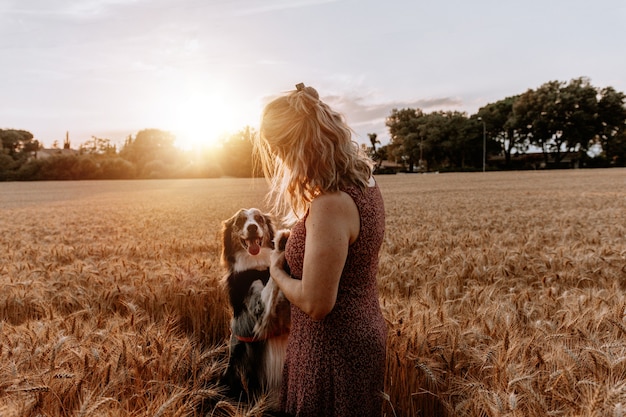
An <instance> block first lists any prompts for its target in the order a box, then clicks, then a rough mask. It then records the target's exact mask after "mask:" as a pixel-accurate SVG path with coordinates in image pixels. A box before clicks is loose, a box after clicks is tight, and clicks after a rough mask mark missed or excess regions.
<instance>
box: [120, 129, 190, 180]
mask: <svg viewBox="0 0 626 417" xmlns="http://www.w3.org/2000/svg"><path fill="white" fill-rule="evenodd" d="M175 140H176V137H175V136H174V135H173V134H172V133H170V132H166V131H164V130H159V129H144V130H141V131H139V132H138V133H137V135H136V136H135V138H134V139H133V138H132V137H130V136H129V137H128V138H127V140H126V142H125V143H124V147H123V148H122V149H121V150H120V156H121V157H122V158H124V159H126V160H127V161H130V162H132V163H133V164H135V166H136V167H137V172H138V174H139V175H140V176H141V177H144V178H151V177H154V176H159V177H168V176H169V175H170V171H171V170H172V169H173V168H174V167H173V166H174V164H175V163H176V162H178V161H179V154H180V152H179V150H178V149H177V148H176V147H175V146H174V141H175ZM155 161H158V163H157V162H155ZM149 163H151V165H148V164H149ZM157 171H158V172H157Z"/></svg>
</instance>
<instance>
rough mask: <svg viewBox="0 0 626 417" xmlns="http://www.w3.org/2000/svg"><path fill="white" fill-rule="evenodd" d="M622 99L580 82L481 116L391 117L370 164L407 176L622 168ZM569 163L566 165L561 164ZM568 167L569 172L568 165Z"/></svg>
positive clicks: (408, 112) (513, 100)
mask: <svg viewBox="0 0 626 417" xmlns="http://www.w3.org/2000/svg"><path fill="white" fill-rule="evenodd" d="M625 103H626V95H625V94H624V93H622V92H618V91H616V90H615V89H614V88H613V87H605V88H597V87H594V86H592V85H591V83H590V81H589V79H587V78H584V77H580V78H576V79H573V80H571V81H569V82H561V81H550V82H547V83H545V84H543V85H541V86H540V87H539V88H536V89H529V90H527V91H526V92H524V93H522V94H518V95H516V96H513V97H507V98H504V99H502V100H499V101H497V102H495V103H489V104H487V105H486V106H484V107H482V108H480V109H479V110H478V112H477V113H476V114H474V115H470V116H468V115H467V114H465V113H460V112H451V111H448V112H444V111H436V112H432V113H425V112H423V111H422V110H421V109H411V108H406V109H393V110H392V111H391V115H390V116H389V117H388V118H387V120H386V126H387V128H388V129H389V133H390V136H391V142H390V143H389V144H388V145H386V146H383V147H380V148H378V149H377V148H376V144H377V139H376V135H374V134H370V141H371V145H372V146H371V147H369V150H370V152H371V155H372V157H373V158H374V159H375V160H376V161H377V163H378V166H379V168H380V169H382V168H383V166H382V161H384V160H393V161H395V162H397V163H398V165H399V166H401V167H402V168H403V169H406V170H407V171H412V172H413V171H416V170H417V171H421V170H426V169H428V170H444V171H445V170H449V171H458V170H480V169H484V168H485V165H487V167H488V168H489V169H523V168H538V167H541V168H549V167H557V168H562V167H566V166H571V165H572V164H574V163H575V164H576V166H580V167H583V166H586V167H613V166H622V167H623V166H625V165H626V129H625V128H626V106H625ZM566 160H567V161H566ZM565 162H567V164H566V163H565Z"/></svg>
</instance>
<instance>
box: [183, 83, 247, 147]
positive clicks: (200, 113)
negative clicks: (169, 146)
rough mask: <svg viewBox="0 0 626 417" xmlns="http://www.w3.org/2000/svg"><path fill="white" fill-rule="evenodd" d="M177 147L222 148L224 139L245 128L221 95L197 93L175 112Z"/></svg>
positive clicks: (187, 98)
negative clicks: (238, 121) (238, 123)
mask: <svg viewBox="0 0 626 417" xmlns="http://www.w3.org/2000/svg"><path fill="white" fill-rule="evenodd" d="M174 115H175V116H174V117H175V119H174V120H173V121H172V123H171V124H172V132H173V133H174V134H175V135H176V142H175V145H176V146H177V147H179V148H181V149H185V150H192V149H201V148H211V147H216V146H219V144H220V143H221V141H222V139H223V138H224V136H226V135H228V134H230V133H233V132H236V131H237V130H239V129H241V128H243V126H238V125H237V117H236V111H235V110H234V109H233V107H232V106H231V105H229V103H228V101H227V100H225V99H224V98H223V97H220V96H218V95H203V94H194V95H191V96H189V97H186V98H185V99H183V100H181V101H180V102H179V103H178V104H177V106H176V111H175V113H174Z"/></svg>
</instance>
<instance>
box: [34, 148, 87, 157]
mask: <svg viewBox="0 0 626 417" xmlns="http://www.w3.org/2000/svg"><path fill="white" fill-rule="evenodd" d="M79 153H80V152H79V151H78V150H76V149H59V148H50V149H39V150H38V151H37V152H35V153H34V157H35V159H46V158H50V157H52V156H59V155H79Z"/></svg>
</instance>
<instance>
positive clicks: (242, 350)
mask: <svg viewBox="0 0 626 417" xmlns="http://www.w3.org/2000/svg"><path fill="white" fill-rule="evenodd" d="M222 226H223V227H222V238H223V246H222V255H221V259H222V264H223V266H224V267H225V268H226V270H227V273H226V276H225V278H224V284H225V286H226V289H227V291H228V295H229V300H230V304H231V307H232V312H233V317H232V320H231V323H230V328H231V336H230V343H229V358H228V366H227V369H226V371H225V373H224V375H223V382H224V384H225V385H226V386H227V387H228V395H229V396H230V397H233V398H236V399H238V400H252V399H255V398H260V397H261V396H262V395H267V399H268V403H270V404H272V401H274V402H275V403H274V404H277V401H278V395H279V392H280V385H281V382H282V372H283V365H284V361H285V354H286V350H287V337H288V335H289V329H290V324H291V320H290V312H291V310H290V305H289V301H288V300H287V299H286V298H285V296H284V295H283V293H282V291H280V289H279V288H278V286H277V285H276V284H275V283H274V281H273V280H272V278H271V277H270V273H269V266H270V254H271V253H272V251H273V250H274V248H275V247H278V249H279V250H284V248H285V245H286V241H287V239H288V237H289V232H288V231H286V230H280V231H276V230H275V226H274V222H273V220H272V217H271V216H270V215H268V214H265V213H262V212H261V211H260V210H259V209H256V208H249V209H241V210H239V211H238V212H237V213H235V214H234V215H233V216H232V217H231V218H230V219H228V220H226V221H224V222H223V224H222Z"/></svg>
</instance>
